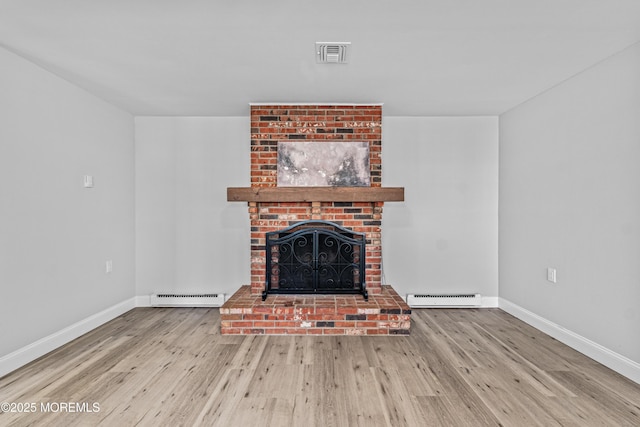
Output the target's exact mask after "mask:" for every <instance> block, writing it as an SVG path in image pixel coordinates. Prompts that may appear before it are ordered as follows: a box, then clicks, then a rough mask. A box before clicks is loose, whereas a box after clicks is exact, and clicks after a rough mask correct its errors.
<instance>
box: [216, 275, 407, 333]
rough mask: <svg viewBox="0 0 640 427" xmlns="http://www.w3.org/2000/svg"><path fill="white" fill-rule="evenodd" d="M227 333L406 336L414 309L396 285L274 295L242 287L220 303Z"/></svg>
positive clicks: (223, 323) (222, 322) (222, 326)
mask: <svg viewBox="0 0 640 427" xmlns="http://www.w3.org/2000/svg"><path fill="white" fill-rule="evenodd" d="M220 318H221V327H220V331H221V333H222V334H223V335H232V334H235V335H257V334H265V335H407V334H409V330H410V327H411V309H410V308H409V306H408V305H407V304H406V303H405V302H404V301H403V299H402V298H401V297H400V296H399V295H398V294H397V293H396V292H395V291H394V290H393V288H392V287H391V286H387V285H383V286H382V291H381V293H379V294H376V295H370V296H369V301H365V300H364V299H363V298H362V295H312V296H308V295H272V296H269V297H268V298H267V300H266V301H262V299H261V298H260V296H259V295H254V294H252V293H251V288H250V286H242V287H241V288H240V289H239V290H238V291H237V292H236V293H235V294H234V295H233V296H232V297H231V298H230V299H229V300H228V301H227V302H225V303H224V305H223V306H222V307H221V308H220Z"/></svg>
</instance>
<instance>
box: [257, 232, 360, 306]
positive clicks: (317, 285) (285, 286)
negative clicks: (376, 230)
mask: <svg viewBox="0 0 640 427" xmlns="http://www.w3.org/2000/svg"><path fill="white" fill-rule="evenodd" d="M365 244H366V238H365V233H358V232H355V231H352V230H349V229H347V228H344V227H342V226H340V225H338V224H335V223H332V222H329V221H317V220H312V221H303V222H299V223H296V224H294V225H292V226H290V227H288V228H285V229H283V230H278V231H272V232H269V233H266V285H265V290H264V292H263V293H262V300H263V301H264V300H265V299H266V298H267V295H268V294H362V295H363V297H364V299H365V300H367V299H368V294H367V289H366V282H365V267H366V265H365V256H366V249H365Z"/></svg>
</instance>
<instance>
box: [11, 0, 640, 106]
mask: <svg viewBox="0 0 640 427" xmlns="http://www.w3.org/2000/svg"><path fill="white" fill-rule="evenodd" d="M316 41H330V42H339V41H348V42H351V43H352V45H351V52H350V60H349V64H346V65H340V64H316V62H315V54H314V45H315V42H316ZM638 41H640V0H317V1H310V0H271V1H269V0H0V46H3V47H5V48H6V49H9V50H11V51H13V52H15V53H17V54H19V55H21V56H23V57H25V58H27V59H29V60H31V61H33V62H35V63H37V64H39V65H40V66H42V67H43V68H45V69H47V70H49V71H51V72H53V73H55V74H57V75H59V76H61V77H63V78H65V79H67V80H69V81H70V82H72V83H75V84H77V85H78V86H81V87H83V88H85V89H86V90H88V91H90V92H92V93H94V94H96V95H97V96H99V97H101V98H103V99H105V100H107V101H109V102H112V103H113V104H115V105H117V106H119V107H121V108H124V109H126V110H128V111H130V112H131V113H133V114H135V115H170V116H246V115H248V113H249V108H248V104H249V103H250V102H321V103H324V102H327V103H328V102H337V103H342V102H347V103H351V102H353V103H367V102H374V103H384V114H385V115H390V116H433V115H496V114H500V113H502V112H504V111H506V110H508V109H510V108H512V107H514V106H516V105H518V104H520V103H522V102H523V101H525V100H527V99H529V98H531V97H533V96H535V95H537V94H539V93H541V92H543V91H545V90H547V89H549V88H550V87H553V86H554V85H556V84H558V83H560V82H562V81H563V80H565V79H567V78H570V77H571V76H573V75H575V74H576V73H579V72H580V71H582V70H585V69H587V68H589V67H591V66H593V65H594V64H596V63H598V62H599V61H602V60H603V59H605V58H607V57H609V56H611V55H612V54H615V53H617V52H619V51H621V50H623V49H625V48H627V47H629V46H630V45H632V44H634V43H636V42H638Z"/></svg>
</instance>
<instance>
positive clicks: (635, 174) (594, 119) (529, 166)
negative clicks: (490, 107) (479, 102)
mask: <svg viewBox="0 0 640 427" xmlns="http://www.w3.org/2000/svg"><path fill="white" fill-rule="evenodd" d="M639 76H640V44H636V45H635V46H633V47H632V48H629V49H627V50H625V51H623V52H621V53H619V54H618V55H615V56H614V57H612V58H609V59H608V60H606V61H604V62H602V63H600V64H598V65H596V66H595V67H593V68H591V69H589V70H586V71H584V72H582V73H581V74H579V75H577V76H575V77H573V78H571V79H570V80H568V81H566V82H564V83H563V84H561V85H559V86H557V87H555V88H553V89H551V90H550V91H548V92H546V93H543V94H541V95H539V96H538V97H536V98H534V99H532V100H530V101H529V102H527V103H525V104H523V105H521V106H519V107H517V108H515V109H513V110H512V111H509V112H508V113H506V114H504V115H502V116H501V117H500V258H499V261H500V296H501V298H504V299H505V300H507V301H509V302H511V303H513V304H516V305H517V306H519V307H521V308H523V309H525V310H528V311H530V312H531V313H534V314H535V315H536V316H539V317H541V318H543V319H545V320H546V321H549V322H551V323H554V324H556V325H558V327H559V328H565V329H567V330H569V331H572V332H573V333H575V334H578V335H579V336H581V337H583V338H585V339H586V340H589V341H591V342H593V343H595V344H596V345H600V346H604V347H605V348H606V349H608V350H610V351H613V352H615V353H617V354H619V355H622V356H624V357H626V358H629V359H631V360H633V361H635V362H640V309H638V303H639V302H640V187H639V185H640V78H639ZM547 267H554V268H556V269H557V284H553V283H550V282H548V281H546V268H547ZM638 366H640V365H638ZM638 373H640V370H638ZM638 378H640V376H639V377H638Z"/></svg>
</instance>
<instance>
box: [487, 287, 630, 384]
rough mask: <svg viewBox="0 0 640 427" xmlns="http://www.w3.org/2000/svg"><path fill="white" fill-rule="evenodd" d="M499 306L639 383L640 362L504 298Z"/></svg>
mask: <svg viewBox="0 0 640 427" xmlns="http://www.w3.org/2000/svg"><path fill="white" fill-rule="evenodd" d="M499 307H500V309H502V310H504V311H506V312H507V313H509V314H511V315H512V316H514V317H517V318H518V319H520V320H522V321H523V322H525V323H528V324H529V325H531V326H533V327H534V328H536V329H539V330H541V331H542V332H544V333H545V334H547V335H550V336H552V337H553V338H555V339H557V340H558V341H560V342H562V343H563V344H566V345H568V346H569V347H571V348H573V349H574V350H577V351H579V352H580V353H582V354H584V355H586V356H589V357H590V358H592V359H593V360H595V361H597V362H599V363H602V364H603V365H604V366H606V367H608V368H610V369H613V370H614V371H616V372H617V373H619V374H621V375H624V376H625V377H627V378H629V379H630V380H632V381H635V382H636V383H638V384H640V363H637V362H634V361H633V360H631V359H629V358H627V357H625V356H623V355H621V354H618V353H616V352H615V351H612V350H610V349H608V348H606V347H604V346H602V345H600V344H598V343H596V342H593V341H591V340H589V339H587V338H585V337H583V336H581V335H578V334H576V333H575V332H572V331H570V330H568V329H565V328H563V327H562V326H560V325H557V324H555V323H553V322H551V321H549V320H547V319H545V318H543V317H540V316H538V315H537V314H535V313H532V312H530V311H529V310H527V309H525V308H522V307H520V306H518V305H517V304H514V303H512V302H510V301H508V300H506V299H504V298H500V302H499Z"/></svg>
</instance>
